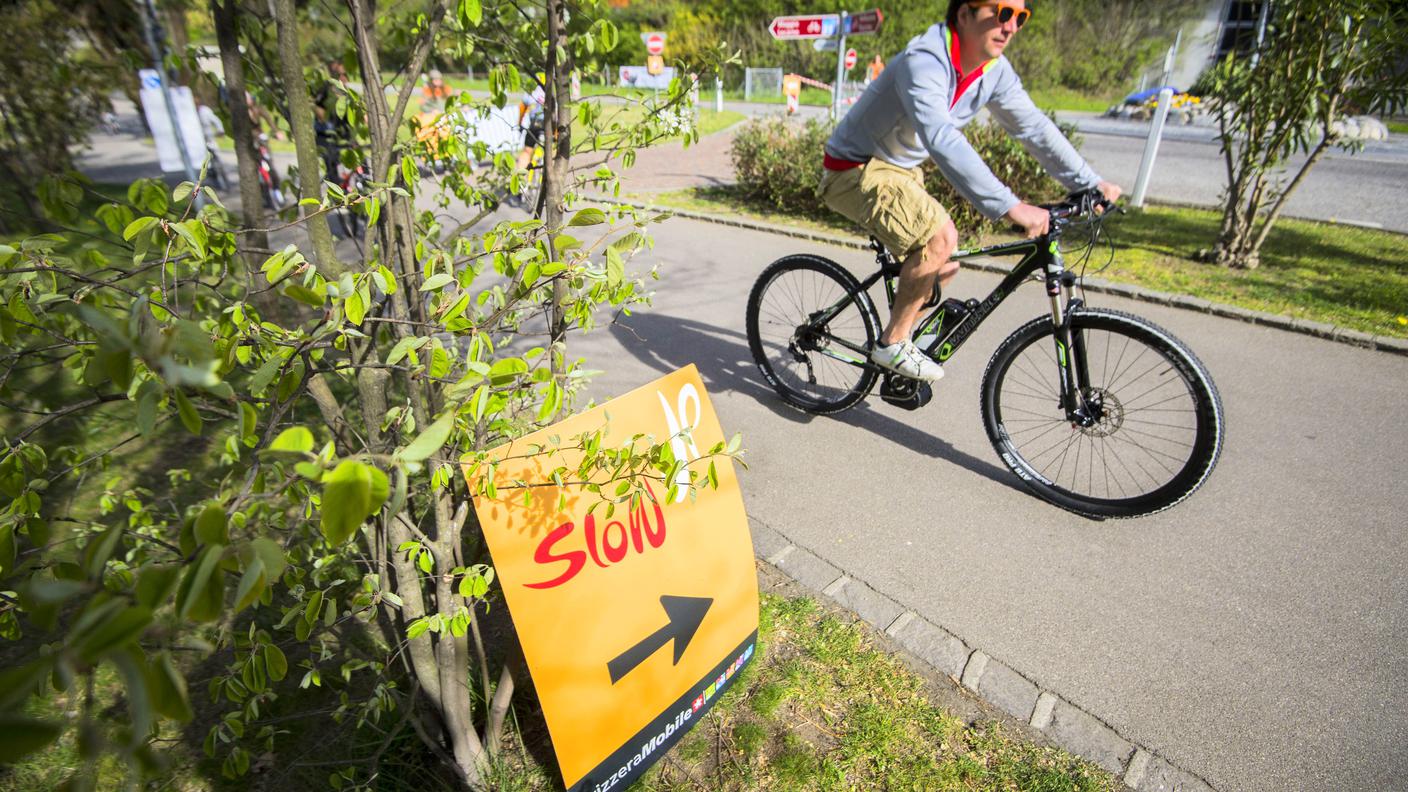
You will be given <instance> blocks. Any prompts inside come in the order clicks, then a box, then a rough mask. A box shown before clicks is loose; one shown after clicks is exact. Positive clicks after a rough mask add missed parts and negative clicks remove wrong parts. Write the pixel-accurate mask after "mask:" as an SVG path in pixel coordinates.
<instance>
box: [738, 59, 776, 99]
mask: <svg viewBox="0 0 1408 792" xmlns="http://www.w3.org/2000/svg"><path fill="white" fill-rule="evenodd" d="M781 95H782V69H754V68H751V67H750V68H748V69H746V70H745V71H744V72H743V99H744V100H745V101H752V99H753V97H755V96H781Z"/></svg>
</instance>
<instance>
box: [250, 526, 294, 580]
mask: <svg viewBox="0 0 1408 792" xmlns="http://www.w3.org/2000/svg"><path fill="white" fill-rule="evenodd" d="M249 548H250V551H251V552H253V553H254V554H255V555H257V556H259V560H260V561H263V562H264V571H265V573H266V574H267V575H268V577H269V580H278V579H279V578H280V577H282V576H283V574H284V566H286V563H285V561H284V549H283V548H282V547H280V546H279V543H278V542H275V541H274V540H273V539H268V538H265V537H263V536H261V537H259V538H257V539H254V540H252V541H251V542H250V543H249Z"/></svg>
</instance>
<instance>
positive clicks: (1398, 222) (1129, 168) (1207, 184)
mask: <svg viewBox="0 0 1408 792" xmlns="http://www.w3.org/2000/svg"><path fill="white" fill-rule="evenodd" d="M1094 128H1095V129H1100V130H1102V131H1101V132H1085V133H1083V134H1084V138H1085V142H1084V144H1083V145H1082V147H1081V152H1082V153H1083V154H1084V155H1085V157H1086V158H1087V159H1088V160H1090V162H1091V164H1092V165H1093V166H1094V167H1095V169H1096V170H1098V171H1099V172H1100V174H1101V175H1102V176H1104V177H1105V178H1107V179H1112V180H1114V181H1115V182H1117V183H1119V184H1121V185H1123V186H1124V187H1125V189H1126V190H1129V191H1131V192H1132V191H1133V189H1134V181H1135V178H1136V177H1137V176H1138V174H1139V164H1140V162H1141V160H1142V158H1143V156H1144V139H1143V138H1142V137H1135V136H1132V135H1129V134H1125V133H1124V132H1123V131H1118V132H1114V133H1109V132H1107V131H1103V130H1110V129H1111V127H1110V125H1098V126H1096V127H1094ZM1304 159H1305V158H1304V157H1296V158H1295V159H1293V160H1292V161H1291V163H1290V164H1291V166H1292V167H1294V168H1298V167H1300V165H1301V163H1302V162H1304ZM1226 182H1227V166H1226V163H1225V162H1224V161H1223V159H1222V155H1221V154H1220V153H1219V150H1218V146H1217V143H1216V141H1213V140H1210V139H1198V138H1197V137H1192V136H1186V137H1179V138H1172V139H1165V140H1164V141H1163V143H1162V145H1161V146H1160V147H1159V153H1158V158H1157V159H1156V160H1155V169H1154V175H1153V177H1152V178H1151V179H1150V182H1149V196H1150V197H1151V198H1153V199H1155V200H1160V201H1170V202H1175V203H1190V204H1201V205H1208V206H1212V205H1216V204H1218V203H1219V202H1220V201H1221V200H1222V190H1223V187H1224V185H1225V184H1226ZM1405 202H1408V150H1405V149H1404V148H1403V147H1399V146H1389V145H1385V144H1378V145H1375V146H1372V147H1367V148H1366V149H1365V150H1364V151H1362V152H1360V153H1358V154H1355V155H1352V156H1351V155H1349V154H1347V153H1343V152H1337V153H1335V154H1334V155H1332V156H1327V157H1326V158H1324V159H1322V160H1321V161H1320V162H1318V163H1316V165H1315V167H1314V168H1312V169H1311V171H1310V174H1309V175H1308V176H1306V178H1305V181H1304V182H1303V183H1302V184H1301V186H1300V188H1299V189H1298V190H1297V191H1296V192H1295V193H1294V194H1293V195H1292V196H1291V199H1290V201H1289V202H1288V203H1287V205H1286V214H1287V215H1289V216H1294V217H1311V218H1316V219H1320V220H1336V221H1339V222H1346V221H1348V222H1353V223H1367V224H1371V225H1376V226H1380V227H1383V228H1387V229H1389V230H1392V231H1401V232H1405V233H1408V209H1405V208H1404V206H1405Z"/></svg>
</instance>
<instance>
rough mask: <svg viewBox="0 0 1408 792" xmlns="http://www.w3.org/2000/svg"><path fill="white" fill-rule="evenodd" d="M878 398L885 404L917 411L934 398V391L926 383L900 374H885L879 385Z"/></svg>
mask: <svg viewBox="0 0 1408 792" xmlns="http://www.w3.org/2000/svg"><path fill="white" fill-rule="evenodd" d="M880 398H881V399H883V400H884V401H885V403H886V404H893V405H895V406H896V407H903V408H905V409H906V410H917V409H919V408H920V407H923V406H924V405H926V404H928V403H929V401H930V400H932V399H933V398H934V389H933V387H932V386H930V385H929V383H927V382H921V381H919V380H917V379H912V378H910V377H906V376H903V375H900V374H886V375H885V379H884V381H882V382H881V383H880Z"/></svg>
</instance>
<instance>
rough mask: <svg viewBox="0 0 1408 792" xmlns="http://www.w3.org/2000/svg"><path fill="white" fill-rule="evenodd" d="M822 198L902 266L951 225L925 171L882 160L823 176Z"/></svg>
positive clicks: (827, 170) (826, 171)
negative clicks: (927, 186)
mask: <svg viewBox="0 0 1408 792" xmlns="http://www.w3.org/2000/svg"><path fill="white" fill-rule="evenodd" d="M817 197H819V198H821V200H822V203H825V204H826V205H827V206H828V207H830V208H831V209H832V211H835V212H838V213H840V214H841V215H843V216H845V217H846V218H847V219H848V220H850V221H852V222H854V223H856V224H857V225H859V226H861V227H862V228H864V229H865V230H866V231H869V232H870V233H871V234H873V235H874V236H875V237H876V238H877V239H879V240H880V242H881V244H883V245H884V246H885V248H886V249H888V250H889V251H890V252H891V253H893V254H895V256H896V257H898V258H899V259H900V261H904V259H905V258H906V257H907V256H909V254H911V253H913V252H914V251H916V250H918V249H920V248H921V247H923V246H924V245H925V244H927V243H928V241H929V240H930V239H932V238H933V236H934V235H935V234H937V233H938V232H939V229H941V228H943V226H944V223H946V222H947V221H948V219H949V218H948V212H947V211H946V210H945V209H944V207H943V205H942V204H940V203H939V202H938V201H936V200H934V196H932V195H930V194H929V193H928V192H927V191H926V190H925V189H924V174H923V172H922V171H921V170H920V169H919V168H909V169H906V168H901V167H899V166H897V165H891V164H890V163H888V162H884V161H883V160H878V159H872V160H871V161H869V162H867V163H866V164H864V165H861V166H860V167H857V168H851V169H849V170H843V171H834V170H830V169H826V170H823V171H822V175H821V183H820V184H819V185H818V186H817Z"/></svg>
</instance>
